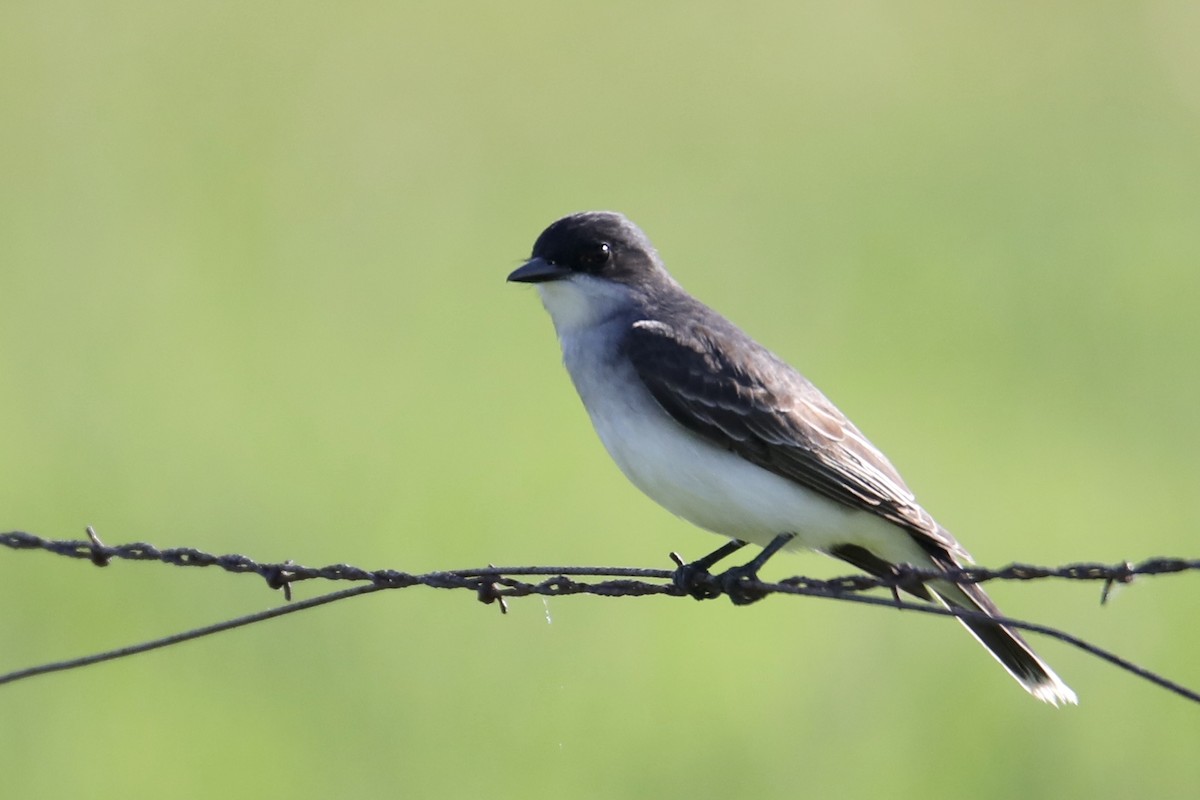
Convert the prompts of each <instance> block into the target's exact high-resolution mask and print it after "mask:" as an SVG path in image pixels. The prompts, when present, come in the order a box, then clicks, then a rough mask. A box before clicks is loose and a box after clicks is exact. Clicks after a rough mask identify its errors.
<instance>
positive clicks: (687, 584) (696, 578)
mask: <svg viewBox="0 0 1200 800" xmlns="http://www.w3.org/2000/svg"><path fill="white" fill-rule="evenodd" d="M671 560H672V561H674V562H675V565H676V567H677V569H676V570H675V573H674V575H672V576H671V582H672V583H674V584H675V586H676V587H678V588H679V589H680V591H682V592H683V593H684V594H686V595H690V596H691V597H692V598H694V599H696V600H712V599H713V598H715V597H720V596H721V592H722V589H721V586H720V585H719V584H718V583H717V579H716V578H715V577H713V574H712V573H711V572H709V571H708V565H706V564H704V563H702V562H703V560H704V559H701V560H700V561H693V562H691V563H690V564H688V563H685V562H684V560H683V557H682V556H680V555H679V553H671Z"/></svg>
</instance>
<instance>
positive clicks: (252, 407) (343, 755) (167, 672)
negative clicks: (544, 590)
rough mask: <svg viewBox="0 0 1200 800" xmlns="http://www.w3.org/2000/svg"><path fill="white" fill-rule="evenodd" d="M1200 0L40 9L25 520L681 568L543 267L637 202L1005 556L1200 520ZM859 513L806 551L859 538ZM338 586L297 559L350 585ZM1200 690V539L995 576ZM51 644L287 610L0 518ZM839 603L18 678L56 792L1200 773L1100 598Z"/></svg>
mask: <svg viewBox="0 0 1200 800" xmlns="http://www.w3.org/2000/svg"><path fill="white" fill-rule="evenodd" d="M1197 41H1200V10H1198V7H1197V6H1196V5H1195V4H1189V3H1172V2H1146V3H1141V2H1134V3H1059V4H1053V5H1052V6H1050V5H1047V4H1042V3H1033V2H1022V3H1015V4H1007V5H1004V6H999V5H998V4H984V5H979V4H961V3H950V2H882V1H881V2H874V3H853V4H834V3H819V4H817V3H783V2H775V3H765V4H746V3H741V4H736V6H734V5H733V4H729V5H726V4H709V5H704V4H696V3H664V4H658V5H654V6H650V5H647V4H644V3H628V2H613V3H605V4H595V3H592V4H579V5H576V4H560V3H536V2H519V3H513V4H503V5H501V4H491V3H441V4H438V3H354V2H351V3H342V4H305V5H300V4H297V5H285V4H276V3H242V2H238V3H233V2H210V3H194V4H177V3H149V2H108V3H81V2H44V1H43V2H36V3H35V2H24V1H22V0H10V1H9V2H7V3H5V4H4V5H3V7H2V8H0V136H2V137H3V138H2V139H0V141H2V142H3V147H2V148H0V377H2V379H3V392H0V453H2V454H3V457H2V458H0V529H3V530H10V529H24V530H29V531H32V532H35V533H38V534H41V535H44V536H51V537H59V538H79V537H81V536H82V532H83V528H84V526H85V525H86V524H93V525H95V526H96V527H97V529H98V530H99V532H100V534H101V535H102V536H103V537H104V538H105V539H106V540H107V541H108V542H109V543H114V544H115V543H121V542H128V541H136V540H147V541H150V542H153V543H155V544H157V545H159V546H164V547H166V546H184V545H186V546H195V547H199V548H202V549H205V550H208V551H213V552H244V553H246V554H248V555H250V556H253V557H255V558H258V559H262V560H283V559H287V558H293V559H296V560H297V561H299V562H302V563H305V564H312V565H319V564H324V563H330V562H349V563H353V564H358V565H361V566H364V567H369V568H382V567H393V568H397V569H404V570H408V571H424V570H432V569H448V568H457V567H471V566H481V565H484V564H487V563H489V562H491V563H497V564H513V563H521V564H525V563H536V564H577V565H579V564H615V565H637V566H665V565H667V563H668V562H667V553H668V551H670V550H672V549H678V550H680V551H681V552H683V553H684V554H685V555H687V556H689V557H695V556H698V555H700V554H702V553H703V552H706V551H707V550H708V549H710V548H711V547H713V546H714V545H716V544H717V542H718V540H716V539H715V538H713V537H711V536H709V535H707V534H703V533H701V532H698V531H696V530H695V529H693V528H691V527H689V526H688V525H686V524H684V523H682V522H679V521H677V520H674V519H673V518H671V517H670V516H669V515H667V514H666V513H665V512H663V511H661V510H659V509H658V508H657V507H656V506H654V505H653V504H652V503H651V502H650V501H648V500H646V499H644V498H642V497H641V496H640V495H639V494H638V493H637V492H636V491H635V490H634V489H632V488H631V487H630V486H628V485H627V484H626V482H625V481H624V479H623V478H622V477H621V476H620V474H619V473H618V472H617V470H616V469H615V468H614V467H613V466H612V464H611V463H610V462H609V460H608V458H607V456H606V455H605V454H604V453H603V451H602V449H601V447H600V445H599V443H598V441H596V440H595V436H594V434H593V433H592V431H591V429H590V426H589V425H588V423H587V421H586V418H585V415H584V413H583V411H582V408H581V407H580V405H579V402H578V400H577V399H576V397H575V395H574V392H573V390H572V389H571V387H570V385H569V382H568V380H567V377H566V375H565V373H564V372H563V370H562V368H561V367H560V365H559V354H558V350H557V345H556V343H555V341H554V337H553V335H552V331H551V327H550V323H549V320H548V319H547V318H546V316H545V314H544V312H543V311H542V310H541V308H540V307H539V304H538V302H537V300H536V296H535V294H534V293H533V292H532V291H530V290H529V289H528V288H527V287H515V286H507V285H505V283H504V276H505V275H506V274H507V272H508V271H509V270H511V269H512V268H513V267H514V266H515V265H517V264H518V263H519V261H520V259H521V258H522V256H524V255H526V254H527V253H528V251H529V248H530V246H531V244H532V242H533V240H534V238H535V237H536V236H537V234H538V233H539V232H540V231H541V229H542V228H543V227H544V226H545V225H546V224H548V223H549V222H550V221H551V220H553V219H555V218H556V217H558V216H560V215H562V214H565V213H568V212H571V211H575V210H580V209H588V208H614V209H619V210H621V211H624V212H625V213H627V214H629V215H630V216H631V217H632V218H633V219H635V220H636V221H637V222H638V223H639V224H641V225H642V227H643V228H645V229H646V231H647V232H648V233H649V235H650V236H651V238H652V239H653V240H654V241H655V243H656V244H657V245H658V247H659V249H660V251H661V252H662V254H663V255H664V257H665V258H666V260H667V263H668V266H669V267H671V268H672V270H673V272H674V274H675V275H676V276H677V277H678V278H679V279H680V280H681V281H682V282H683V283H684V284H685V285H686V286H687V287H688V288H689V289H690V290H691V291H692V292H693V293H695V294H697V295H698V296H700V297H701V298H702V299H705V300H707V301H709V302H710V303H712V304H714V305H716V306H717V307H718V308H719V309H720V310H721V311H723V312H724V313H725V314H727V315H728V316H730V317H731V318H733V319H734V320H735V321H738V322H740V323H741V324H743V325H744V326H745V327H746V328H747V329H748V330H749V331H750V332H751V333H752V334H753V335H754V336H756V337H757V338H758V339H760V340H761V341H763V342H765V343H767V344H768V345H769V346H770V347H772V348H773V349H774V350H776V351H777V352H779V353H780V354H781V355H783V356H784V357H785V358H787V359H788V360H790V361H791V362H792V363H794V364H796V365H797V366H798V367H799V368H800V369H802V370H803V371H804V372H806V373H807V374H808V375H809V376H810V377H811V378H813V379H814V380H815V381H816V382H817V384H818V385H820V386H821V387H822V388H824V389H825V391H826V392H827V394H829V395H830V396H831V397H832V398H833V399H834V400H835V402H837V403H838V404H839V405H841V407H842V408H843V409H844V410H845V411H847V413H849V414H850V415H851V416H852V417H853V418H854V419H855V420H856V421H857V422H858V424H859V425H860V427H862V428H863V429H864V430H865V431H866V432H867V433H868V434H869V435H870V436H871V437H872V438H873V439H874V440H875V442H876V443H877V444H879V445H880V446H881V447H882V448H883V449H884V450H885V451H886V452H887V453H888V454H889V455H890V456H891V458H892V460H893V461H894V462H896V464H897V465H898V466H899V467H900V468H901V470H902V471H903V473H904V474H905V476H906V478H907V480H908V482H909V483H910V484H911V485H912V486H913V487H914V488H915V489H916V491H917V492H918V495H919V496H920V498H921V499H922V501H923V502H924V503H925V505H927V506H928V507H929V508H930V509H932V510H933V512H934V513H935V514H936V515H937V516H938V517H939V519H940V520H941V521H942V522H943V523H944V524H945V525H946V526H947V527H949V528H950V529H951V530H953V531H955V532H956V533H957V534H958V535H959V537H960V538H961V539H962V540H963V541H964V543H965V544H966V545H967V547H968V548H969V549H970V550H972V552H973V553H974V554H975V556H976V557H977V558H978V559H979V561H980V562H981V563H983V564H987V565H995V566H998V565H1002V564H1005V563H1008V562H1011V561H1026V562H1035V563H1042V564H1059V563H1065V562H1070V561H1077V560H1104V561H1116V560H1120V559H1124V558H1130V559H1135V560H1136V559H1140V558H1143V557H1147V556H1153V555H1184V556H1195V555H1197V547H1196V546H1195V540H1196V533H1195V532H1196V530H1197V527H1198V523H1200V510H1198V508H1197V503H1196V499H1197V485H1198V482H1200V456H1198V455H1197V445H1198V444H1200V411H1198V410H1197V408H1196V400H1197V396H1198V394H1200V359H1198V358H1197V354H1198V353H1200V321H1198V320H1197V311H1196V307H1197V301H1198V300H1200V235H1198V231H1200V49H1198V48H1197V46H1196V42H1197ZM844 571H845V569H844V568H843V567H839V566H838V565H837V564H835V563H833V562H828V561H825V560H823V559H820V558H818V557H815V556H811V557H803V558H800V557H794V558H789V559H780V560H778V561H777V562H775V563H774V564H772V565H771V567H770V569H769V571H768V573H769V574H768V577H778V576H782V575H785V574H795V573H806V574H814V575H832V574H838V573H842V572H844ZM320 588H321V587H318V586H315V585H304V586H301V587H299V589H298V594H299V595H300V596H311V595H313V594H315V593H317V592H318V591H320ZM993 594H994V595H995V596H996V597H997V599H998V600H999V601H1000V603H1001V605H1002V606H1003V607H1004V608H1005V610H1006V611H1008V612H1009V613H1011V614H1014V615H1016V616H1021V617H1028V618H1032V619H1035V620H1037V621H1040V622H1043V623H1046V624H1051V625H1056V626H1061V627H1064V628H1066V629H1068V630H1070V631H1072V632H1074V633H1076V634H1078V635H1081V636H1083V637H1085V638H1087V639H1089V640H1091V641H1094V642H1096V643H1098V644H1100V645H1102V646H1106V647H1110V648H1113V649H1115V650H1117V651H1119V652H1120V653H1122V654H1124V655H1126V656H1128V657H1130V658H1132V659H1133V660H1135V661H1137V662H1139V663H1141V664H1144V665H1146V666H1148V667H1151V668H1154V669H1157V670H1160V671H1162V672H1163V673H1165V674H1166V675H1168V676H1170V677H1173V678H1176V679H1178V680H1181V681H1183V682H1184V683H1188V684H1190V685H1191V686H1192V687H1196V686H1198V685H1200V667H1198V666H1197V663H1198V661H1200V642H1198V640H1197V633H1196V632H1197V610H1198V609H1200V580H1198V579H1197V578H1196V577H1195V576H1190V575H1189V576H1181V577H1175V578H1163V579H1159V580H1145V581H1143V582H1139V583H1137V584H1135V585H1134V586H1132V587H1127V588H1123V589H1122V590H1121V591H1120V592H1119V593H1118V595H1117V597H1116V598H1115V600H1114V601H1112V602H1111V603H1110V605H1109V606H1107V607H1105V608H1101V607H1100V606H1099V603H1098V600H1099V587H1098V586H1095V585H1067V584H1062V583H1048V582H1041V583H1035V584H1027V585H1013V584H1007V585H1003V586H1001V585H997V586H995V588H994V589H993ZM0 602H2V604H3V605H2V608H3V614H2V615H0V671H3V670H9V669H16V668H19V667H25V666H28V665H31V664H34V663H37V662H41V661H47V660H53V659H58V658H64V657H68V656H74V655H81V654H84V653H88V652H92V651H96V650H99V649H104V648H109V647H114V646H117V645H122V644H127V643H131V642H135V641H139V640H143V639H147V638H151V637H155V636H160V635H164V634H167V633H171V632H174V631H178V630H182V629H185V628H188V627H191V626H196V625H201V624H207V623H210V622H214V621H217V620H220V619H224V618H227V617H230V616H234V615H238V614H242V613H247V612H251V611H255V610H259V609H262V608H266V607H270V606H273V605H275V604H277V603H279V602H281V598H280V597H279V596H278V595H276V594H272V593H270V592H268V590H267V589H266V588H265V587H264V586H263V584H262V582H261V581H259V580H257V579H255V578H250V577H237V576H231V575H227V574H223V573H216V572H212V571H201V570H180V569H174V568H170V567H165V566H155V565H142V564H131V563H117V564H114V565H113V566H112V567H110V568H109V569H106V570H98V569H96V568H94V567H92V566H90V565H89V564H87V563H86V562H68V561H65V560H61V559H56V558H53V557H51V556H48V555H44V554H35V553H16V552H12V551H3V552H0ZM1035 643H1036V644H1037V645H1038V648H1039V650H1041V651H1042V652H1043V654H1044V655H1045V656H1046V658H1047V659H1048V660H1049V661H1050V662H1051V663H1052V664H1053V665H1054V666H1055V668H1056V669H1057V670H1058V671H1059V672H1060V673H1061V675H1062V676H1063V677H1064V678H1065V679H1066V680H1067V681H1068V682H1069V683H1070V684H1071V685H1072V686H1073V687H1074V688H1075V689H1076V690H1077V691H1078V693H1079V695H1080V699H1081V705H1080V706H1079V708H1077V709H1076V708H1071V709H1067V710H1059V711H1055V710H1053V709H1051V708H1049V707H1044V706H1042V705H1041V704H1039V703H1037V702H1035V701H1034V700H1032V699H1030V698H1028V697H1027V696H1025V695H1024V694H1023V693H1022V692H1021V691H1020V689H1019V688H1018V687H1017V686H1016V685H1015V684H1013V682H1012V681H1011V680H1010V679H1009V678H1008V677H1007V676H1006V675H1004V673H1003V672H1002V670H1000V668H999V667H998V666H997V665H996V664H994V663H993V662H992V661H991V659H989V658H988V657H987V656H986V654H984V653H983V652H982V650H980V649H979V648H978V647H977V646H976V645H975V644H974V643H973V642H972V641H971V640H970V638H969V637H968V636H967V635H966V634H965V633H964V632H963V631H962V630H961V629H960V628H959V627H958V626H957V625H955V624H953V623H952V622H949V621H947V620H942V619H934V618H927V617H922V616H918V615H902V614H897V613H896V612H892V611H886V610H880V609H872V608H864V607H860V606H851V605H848V604H838V603H830V602H822V601H815V600H803V599H784V598H775V599H770V600H768V601H765V602H763V603H760V604H758V605H755V606H753V607H751V608H733V607H732V606H730V605H729V604H728V603H727V602H724V601H722V602H717V603H707V604H698V603H693V602H691V601H682V600H670V599H662V598H659V599H641V600H619V601H618V600H602V599H595V598H584V597H576V598H560V599H554V600H552V601H549V602H543V601H542V600H541V599H536V598H534V599H525V600H520V601H517V602H514V603H513V604H512V607H511V610H510V613H509V614H508V615H507V617H501V616H500V615H499V613H498V612H497V610H496V609H495V607H484V606H481V605H479V604H477V603H476V602H474V600H473V599H472V597H471V596H470V595H469V594H467V593H448V592H436V591H431V590H425V589H413V590H408V591H405V592H402V593H382V594H376V595H372V596H370V597H367V598H364V599H359V600H354V601H350V602H347V603H343V604H340V605H334V606H329V607H325V608H322V609H319V610H315V611H311V612H307V613H304V614H300V615H296V616H291V617H288V618H286V619H284V620H278V621H274V622H270V623H266V624H263V625H260V626H256V627H253V628H249V629H244V630H241V631H238V632H234V633H229V634H225V635H222V636H220V637H217V638H212V639H206V640H203V641H200V642H194V643H190V644H186V645H183V646H180V647H176V648H172V649H169V650H165V651H159V652H156V653H153V654H149V655H145V656H141V657H138V658H134V659H129V660H123V661H117V662H113V663H108V664H103V665H99V666H95V667H92V668H89V669H86V670H81V671H78V672H72V673H65V674H60V675H56V676H51V677H42V678H37V679H34V680H31V681H28V682H24V683H18V684H13V685H10V686H6V687H3V688H0V719H2V720H3V723H2V724H0V774H2V775H3V784H4V794H5V796H9V797H14V798H15V797H68V796H72V797H148V796H170V797H186V798H192V797H195V798H208V797H216V796H220V797H264V796H266V797H271V796H282V795H284V794H286V795H287V796H290V797H294V798H308V797H336V796H346V795H349V794H351V793H357V794H367V793H369V794H371V795H388V794H393V795H402V796H413V797H427V796H449V797H466V796H475V795H481V794H482V795H487V796H492V797H515V796H522V797H546V796H552V795H553V796H563V795H565V796H570V797H576V798H617V797H749V796H761V797H785V796H786V797H790V796H798V795H801V794H804V795H814V796H837V797H855V796H868V795H871V796H876V797H918V796H920V797H925V796H930V795H933V796H938V795H942V796H970V797H977V798H1008V797H1014V796H1020V797H1065V796H1090V797H1113V796H1118V795H1129V794H1137V795H1139V796H1145V797H1156V798H1163V797H1194V796H1195V786H1196V785H1197V781H1198V780H1200V759H1198V758H1197V753H1198V752H1200V716H1197V709H1196V708H1195V706H1192V705H1189V704H1187V703H1186V702H1184V701H1183V700H1180V699H1178V698H1176V697H1174V696H1172V695H1169V694H1168V693H1166V692H1164V691H1163V690H1161V689H1158V688H1155V687H1153V686H1151V685H1149V684H1147V683H1144V682H1141V681H1138V680H1136V679H1134V678H1133V677H1131V676H1129V675H1126V674H1124V673H1121V672H1119V671H1117V670H1115V669H1114V668H1112V667H1110V666H1107V665H1106V664H1104V663H1101V662H1100V661H1097V660H1095V659H1093V658H1090V657H1088V656H1086V655H1084V654H1082V653H1081V652H1079V651H1076V650H1073V649H1070V648H1068V647H1067V646H1065V645H1062V644H1060V643H1057V642H1052V641H1048V640H1044V639H1038V640H1035Z"/></svg>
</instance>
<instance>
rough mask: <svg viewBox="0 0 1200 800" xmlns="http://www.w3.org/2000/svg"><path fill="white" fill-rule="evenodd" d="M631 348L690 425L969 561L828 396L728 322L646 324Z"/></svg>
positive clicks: (670, 406) (664, 402) (645, 379)
mask: <svg viewBox="0 0 1200 800" xmlns="http://www.w3.org/2000/svg"><path fill="white" fill-rule="evenodd" d="M706 310H707V309H706ZM714 317H715V315H714ZM718 339H719V340H720V341H721V344H722V346H721V347H719V348H718V347H717V346H716V341H717V340H718ZM623 344H624V350H625V353H626V355H627V356H628V357H629V359H630V361H631V362H632V364H633V366H634V369H635V371H636V373H637V375H638V377H639V378H640V379H641V381H642V383H643V384H644V385H645V386H646V388H647V389H648V390H649V391H650V394H651V395H652V396H653V397H654V398H655V400H657V401H658V403H659V404H660V405H661V406H662V407H663V409H665V410H666V411H667V413H668V414H670V415H671V416H672V417H673V418H674V419H675V420H676V421H677V422H679V423H680V424H681V425H683V426H684V427H686V428H688V429H689V430H691V431H693V432H695V433H697V434H699V435H701V436H703V437H705V438H706V439H708V440H709V441H711V442H713V443H714V444H716V445H718V446H720V447H724V448H726V449H728V450H731V451H733V452H735V453H737V454H738V455H740V456H742V457H743V458H745V459H746V460H748V461H750V462H752V463H754V464H757V465H758V466H760V467H762V468H763V469H767V470H770V471H771V472H773V473H775V474H777V475H780V476H782V477H785V478H788V479H790V480H793V481H796V482H797V483H799V484H800V485H802V486H805V487H808V488H809V489H812V490H814V491H817V492H820V493H821V494H823V495H825V496H826V497H829V498H831V499H833V500H836V501H837V502H839V503H843V504H845V505H847V506H850V507H852V508H857V509H861V510H864V511H868V512H870V513H872V514H876V515H878V516H880V517H883V518H884V519H886V520H888V521H890V522H893V523H895V524H896V525H898V526H900V527H901V528H904V529H906V530H908V531H909V532H910V533H911V534H912V535H913V536H914V538H916V540H917V541H918V542H919V543H920V544H921V545H922V546H923V547H924V548H925V549H926V550H928V551H929V552H930V553H931V554H934V555H938V556H942V557H945V556H946V555H949V556H950V557H951V558H952V559H955V560H957V559H958V558H965V559H968V560H969V558H970V556H969V555H968V554H967V552H966V551H965V550H964V549H963V547H962V545H960V544H959V543H958V542H957V541H956V540H955V539H954V537H953V536H951V535H950V533H949V532H948V531H946V530H945V529H944V528H942V527H940V526H939V525H938V524H937V523H936V522H935V521H934V520H933V517H932V516H930V514H929V513H928V512H927V511H925V510H924V509H923V508H921V506H920V505H919V504H918V503H917V501H916V498H915V497H914V496H913V493H912V491H911V490H910V489H909V488H908V486H906V485H905V483H904V481H903V479H901V477H900V474H899V473H898V472H897V471H896V468H895V467H893V466H892V464H891V462H889V461H888V460H887V458H886V457H885V456H884V455H883V454H882V453H881V452H879V450H878V449H876V448H875V446H874V445H872V444H871V443H870V441H868V440H867V438H866V437H865V436H863V435H862V433H861V432H860V431H859V430H858V429H857V428H856V427H854V425H853V423H851V422H850V420H848V419H847V418H846V416H845V415H844V414H842V412H840V411H839V410H838V409H837V407H836V406H834V405H833V403H831V402H830V401H829V400H828V399H827V398H826V397H825V395H823V394H821V392H820V391H819V390H818V389H817V388H816V387H815V386H813V385H812V383H810V382H809V381H808V380H807V379H805V378H804V377H803V376H802V375H800V374H799V373H798V372H796V371H795V370H794V369H792V368H791V367H790V366H788V365H787V364H786V363H785V362H783V361H782V360H781V359H779V358H778V357H776V356H775V355H774V354H772V353H771V352H770V351H768V350H766V349H765V348H763V347H762V346H761V345H759V344H757V343H756V342H755V341H754V340H753V339H751V338H750V337H749V336H747V335H746V334H745V333H743V332H742V331H741V330H740V329H738V328H736V327H735V326H733V325H732V324H731V323H727V322H726V321H725V320H724V319H723V318H714V319H711V320H708V321H707V323H705V322H694V323H691V324H689V325H687V326H686V327H676V326H670V325H667V324H666V323H663V322H659V321H655V320H642V321H639V322H635V323H634V324H633V325H632V326H631V327H630V329H629V331H628V334H627V336H626V339H625V341H624V343H623ZM731 345H732V346H731Z"/></svg>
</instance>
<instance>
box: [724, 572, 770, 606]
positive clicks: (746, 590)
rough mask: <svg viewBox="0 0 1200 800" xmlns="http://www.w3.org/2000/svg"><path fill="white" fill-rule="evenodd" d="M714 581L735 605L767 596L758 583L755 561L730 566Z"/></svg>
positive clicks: (755, 601) (746, 604)
mask: <svg viewBox="0 0 1200 800" xmlns="http://www.w3.org/2000/svg"><path fill="white" fill-rule="evenodd" d="M714 583H715V584H716V585H717V586H719V587H720V590H719V591H720V592H721V593H722V594H727V595H729V601H730V602H731V603H733V604H734V605H735V606H748V605H750V604H751V603H757V602H758V601H759V600H762V599H763V598H764V597H766V596H767V592H766V591H765V590H763V589H762V588H760V587H759V585H758V583H759V581H758V565H756V564H755V563H754V562H750V563H749V564H743V565H742V566H740V567H730V568H729V569H727V570H725V571H724V572H722V573H721V574H720V575H718V576H717V577H716V578H715V579H714Z"/></svg>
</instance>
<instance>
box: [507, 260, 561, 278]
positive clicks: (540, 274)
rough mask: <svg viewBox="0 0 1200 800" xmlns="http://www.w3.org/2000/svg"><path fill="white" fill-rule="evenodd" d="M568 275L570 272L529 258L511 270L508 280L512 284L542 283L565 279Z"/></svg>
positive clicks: (546, 262) (543, 261)
mask: <svg viewBox="0 0 1200 800" xmlns="http://www.w3.org/2000/svg"><path fill="white" fill-rule="evenodd" d="M570 274H571V270H569V269H563V268H562V267H560V266H558V265H557V264H551V263H550V262H549V261H547V260H546V259H544V258H531V259H529V260H528V261H526V262H525V263H524V264H522V265H521V266H519V267H517V268H516V269H515V270H513V271H512V273H511V274H510V275H509V276H508V280H509V281H510V282H513V283H544V282H546V281H556V280H558V279H559V278H565V277H566V276H568V275H570Z"/></svg>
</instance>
